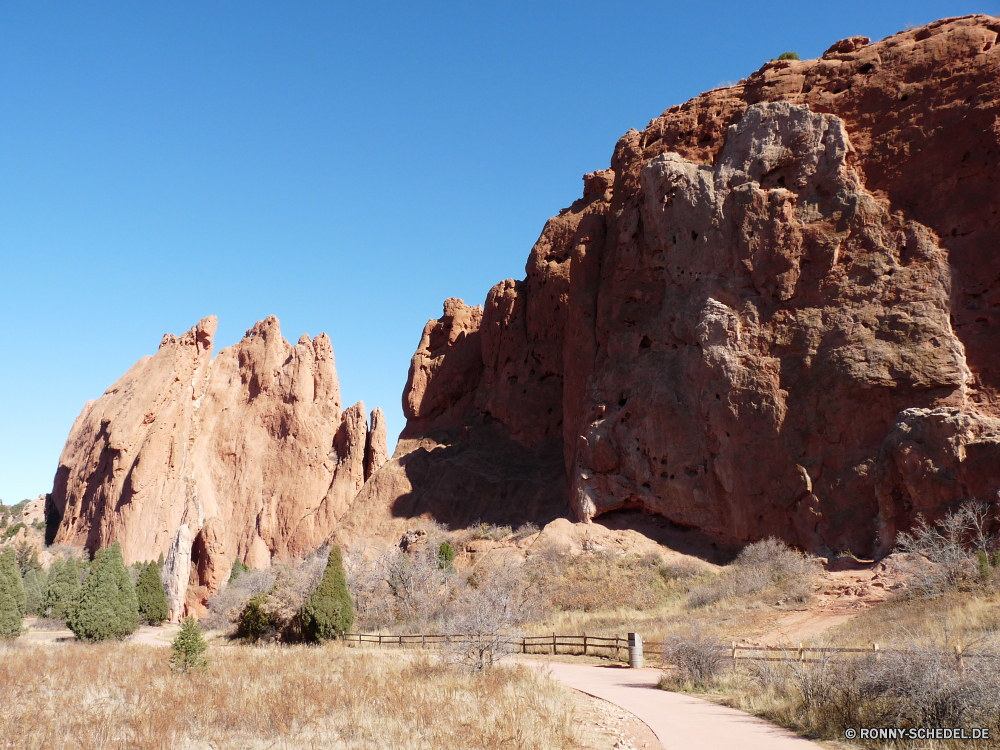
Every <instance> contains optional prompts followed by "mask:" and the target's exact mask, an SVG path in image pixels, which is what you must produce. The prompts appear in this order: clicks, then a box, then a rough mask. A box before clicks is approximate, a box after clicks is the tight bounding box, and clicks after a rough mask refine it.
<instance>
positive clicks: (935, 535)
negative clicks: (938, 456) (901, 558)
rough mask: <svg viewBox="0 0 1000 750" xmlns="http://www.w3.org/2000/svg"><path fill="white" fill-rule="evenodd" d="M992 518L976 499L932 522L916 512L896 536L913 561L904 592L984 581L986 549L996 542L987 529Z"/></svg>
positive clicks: (936, 592)
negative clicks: (908, 527) (909, 526)
mask: <svg viewBox="0 0 1000 750" xmlns="http://www.w3.org/2000/svg"><path fill="white" fill-rule="evenodd" d="M994 520H995V518H994V517H993V514H992V513H991V511H990V509H989V507H988V506H987V505H985V504H984V503H980V502H968V503H965V504H963V505H961V506H960V507H959V508H958V509H957V510H955V511H949V512H948V513H946V514H945V516H944V518H942V519H941V520H940V521H938V522H937V523H934V524H931V523H929V522H928V521H927V519H926V518H924V517H923V516H922V515H918V516H917V517H916V520H915V522H914V525H913V529H912V530H911V531H909V532H901V533H900V534H899V535H898V536H897V537H896V546H897V548H898V549H899V550H900V551H901V552H904V553H907V554H909V555H910V556H911V557H912V562H913V563H914V565H913V566H912V570H911V575H910V580H909V581H908V585H907V589H906V593H907V594H908V595H910V596H938V595H940V594H942V593H944V592H945V591H948V590H954V589H968V588H970V587H971V586H973V585H975V584H977V583H981V582H983V581H985V580H988V579H989V578H990V577H991V576H990V575H989V572H990V571H989V570H988V568H989V567H991V566H990V565H989V550H990V549H991V548H994V547H997V545H998V541H1000V540H998V539H997V537H996V536H995V535H991V534H990V533H989V532H988V530H989V528H990V526H991V524H992V523H993V522H994ZM984 560H985V564H984Z"/></svg>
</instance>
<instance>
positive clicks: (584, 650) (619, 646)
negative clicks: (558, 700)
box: [344, 633, 663, 658]
mask: <svg viewBox="0 0 1000 750" xmlns="http://www.w3.org/2000/svg"><path fill="white" fill-rule="evenodd" d="M344 640H346V641H347V642H348V643H357V644H371V645H376V646H396V647H406V648H441V647H443V646H446V645H449V644H452V643H469V642H472V641H474V640H475V639H474V638H473V637H470V636H468V635H462V634H457V633H456V634H451V635H427V634H423V633H417V634H404V635H373V634H371V633H347V634H346V635H345V636H344ZM511 645H513V647H514V650H515V651H517V652H519V653H522V654H553V655H555V654H560V653H562V654H574V655H583V656H609V655H614V657H615V658H619V657H621V656H622V655H623V654H624V655H625V656H627V655H628V638H623V637H622V636H610V637H609V636H598V635H587V634H586V633H583V634H581V635H559V634H557V633H553V634H552V635H527V636H518V637H516V638H512V639H511ZM645 645H646V646H647V648H646V653H647V654H654V655H657V656H658V655H660V654H662V653H663V644H662V643H647V644H645ZM560 649H561V650H560Z"/></svg>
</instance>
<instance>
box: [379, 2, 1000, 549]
mask: <svg viewBox="0 0 1000 750" xmlns="http://www.w3.org/2000/svg"><path fill="white" fill-rule="evenodd" d="M998 34H1000V21H998V20H997V19H994V18H990V17H987V16H972V17H967V18H961V19H949V20H945V21H940V22H937V23H935V24H931V25H930V26H927V27H924V28H922V29H914V30H910V31H906V32H903V33H900V34H897V35H895V36H893V37H890V38H888V39H885V40H883V41H881V42H878V43H876V44H870V43H869V40H868V39H865V38H862V37H854V38H851V39H846V40H842V41H841V42H838V43H837V44H835V45H833V47H831V48H830V49H829V50H828V51H827V52H826V53H825V54H824V55H823V57H822V58H821V59H818V60H808V61H775V62H771V63H768V64H767V65H765V66H764V67H763V68H762V69H761V70H760V71H758V72H757V73H755V74H753V75H752V76H750V77H749V78H748V79H746V80H745V81H741V82H740V83H739V84H737V85H736V86H732V87H729V88H724V89H717V90H714V91H711V92H708V93H706V94H703V95H702V96H700V97H698V98H696V99H694V100H692V101H690V102H688V103H686V104H684V105H681V106H677V107H671V108H670V109H669V110H667V111H666V112H665V113H664V114H663V115H662V116H661V117H659V118H657V119H656V120H653V121H652V122H651V123H650V124H649V126H648V127H647V128H646V129H645V130H644V131H642V132H638V131H635V130H633V131H630V132H629V133H627V134H626V135H625V136H624V137H623V138H622V139H621V140H620V141H619V142H618V144H617V146H616V148H615V151H614V156H613V158H612V162H611V168H610V170H607V171H602V172H595V173H593V174H590V175H587V176H586V177H585V178H584V196H583V198H582V199H581V200H579V201H577V202H576V203H574V204H573V205H572V206H571V207H570V208H568V209H566V210H564V211H563V212H561V213H560V215H559V216H557V217H554V218H553V219H551V220H550V221H549V222H548V223H547V224H546V226H545V228H544V230H543V231H542V235H541V237H540V238H539V240H538V242H537V243H536V245H535V247H534V248H533V249H532V251H531V254H530V256H529V259H528V264H527V267H526V274H527V275H526V278H525V280H524V281H513V280H508V281H504V282H501V283H500V284H498V285H496V286H495V287H494V288H493V289H492V290H490V292H489V294H488V295H487V298H486V303H485V306H484V308H483V310H482V313H481V314H480V312H479V308H470V307H467V306H465V305H464V304H461V303H460V301H456V300H449V301H448V302H447V303H446V304H445V315H444V316H443V317H442V318H441V319H440V320H439V321H430V322H429V323H428V325H427V327H426V328H425V330H424V336H423V339H422V341H421V345H420V348H419V349H418V350H417V353H416V354H415V355H414V358H413V364H412V366H411V376H410V379H409V381H408V383H407V389H406V391H405V392H404V395H403V402H404V408H405V409H406V413H407V417H408V422H407V427H406V429H405V431H404V433H403V437H404V438H405V439H404V440H401V441H400V444H399V446H398V447H397V452H396V455H395V457H394V459H393V461H392V462H390V464H388V465H387V466H386V467H384V468H383V470H382V471H381V472H380V473H379V475H378V476H377V477H376V478H375V479H376V481H373V482H371V483H369V485H368V486H366V487H365V490H364V492H363V493H362V497H364V498H365V502H366V504H372V503H376V504H377V503H378V502H381V503H382V504H383V505H388V506H389V507H391V508H392V511H393V513H394V514H396V515H401V514H406V513H417V512H429V513H432V514H434V515H437V516H439V517H441V519H442V520H446V521H448V520H453V519H454V518H456V517H458V516H461V515H462V514H461V512H460V511H459V504H458V502H459V498H460V497H461V496H462V494H463V493H464V494H465V495H466V496H469V495H470V494H471V493H470V489H471V488H473V487H474V488H475V496H474V497H475V499H474V500H473V501H472V502H473V503H474V504H475V505H476V506H477V509H479V510H481V509H486V510H490V509H492V510H493V512H494V513H495V514H499V515H504V514H506V515H507V516H513V515H516V514H517V513H520V514H521V515H522V516H530V515H532V514H533V513H534V514H537V513H538V512H539V509H540V508H544V509H545V511H547V512H549V511H555V510H556V509H557V506H558V503H555V502H554V501H553V500H552V499H551V498H542V497H539V496H538V494H537V492H538V490H539V485H538V484H537V483H536V484H530V483H526V482H523V481H520V480H522V479H523V471H522V468H523V467H525V466H529V465H530V466H531V469H532V471H534V472H535V476H539V477H540V476H546V477H547V479H548V481H549V484H548V485H546V489H549V488H553V487H555V485H558V489H557V490H553V491H555V492H558V496H559V497H560V498H562V499H563V501H564V502H565V503H567V504H568V505H569V506H571V507H572V510H573V512H574V513H575V514H576V516H577V517H578V518H580V519H582V520H588V519H590V518H593V517H595V516H598V515H600V514H601V513H605V512H608V511H612V510H615V509H620V508H642V509H644V510H646V511H647V512H650V513H655V514H659V515H662V516H664V517H666V518H667V519H669V520H670V521H673V522H674V523H676V524H678V525H680V526H683V527H694V528H698V529H700V530H702V531H704V532H706V533H707V534H709V535H711V536H713V537H715V538H716V539H718V540H720V541H723V542H727V543H736V544H738V543H742V542H745V541H750V540H754V539H757V538H760V537H762V536H765V535H768V534H776V535H779V536H781V537H783V538H784V539H786V540H788V541H790V542H792V543H795V544H798V545H801V546H803V547H806V548H809V549H813V550H818V551H825V552H829V551H838V550H844V549H851V550H853V551H854V552H859V553H879V552H884V551H886V550H887V549H888V547H890V546H891V544H892V542H893V540H894V538H895V535H896V532H897V531H898V530H900V529H902V528H905V527H906V526H908V525H909V523H911V521H912V518H913V516H914V515H915V513H916V512H918V511H922V512H924V513H925V514H931V515H937V514H940V513H941V512H943V510H944V509H945V508H947V507H949V506H950V505H951V504H954V503H956V502H960V501H961V500H962V499H963V498H967V497H978V498H980V499H983V500H987V501H990V502H995V501H996V493H997V490H998V488H1000V476H997V472H996V470H995V469H993V468H991V467H994V466H996V465H1000V452H998V451H1000V449H998V448H997V445H1000V442H998V441H1000V438H998V437H996V436H997V435H998V434H1000V430H998V428H1000V425H998V423H997V421H996V419H997V418H1000V335H998V333H997V332H998V331H1000V327H998V326H1000V317H998V316H1000V284H998V283H997V281H996V280H997V279H1000V253H997V252H996V248H997V246H998V244H1000V214H998V211H1000V197H998V196H1000V189H998V187H1000V186H998V185H997V180H998V175H1000V170H998V166H1000V49H998V47H997V45H996V41H997V36H998ZM499 446H503V449H504V451H507V453H514V452H516V451H520V454H519V455H520V459H521V460H520V467H522V468H512V469H509V468H506V467H505V466H504V464H503V461H497V460H494V461H493V462H492V464H490V456H491V455H497V454H498V453H499V448H498V447H499ZM515 449H516V450H515ZM477 462H480V463H477ZM480 464H481V466H482V467H486V466H488V465H491V466H492V472H491V473H490V482H489V483H485V482H481V481H478V479H477V483H473V482H470V481H469V479H470V477H473V476H475V477H481V476H482V475H483V474H486V473H489V472H487V470H486V469H483V470H482V471H478V470H475V471H473V470H470V467H473V466H480ZM431 467H433V468H432V469H431ZM518 472H521V473H518ZM546 472H549V473H546ZM557 475H558V476H557ZM543 484H544V483H543ZM543 491H545V490H543ZM369 496H370V497H369Z"/></svg>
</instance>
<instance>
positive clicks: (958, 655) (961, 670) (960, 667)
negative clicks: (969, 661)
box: [955, 644, 965, 675]
mask: <svg viewBox="0 0 1000 750" xmlns="http://www.w3.org/2000/svg"><path fill="white" fill-rule="evenodd" d="M955 661H957V662H958V674H959V675H962V674H963V673H964V671H965V665H964V664H963V663H962V647H961V646H959V645H958V644H956V645H955Z"/></svg>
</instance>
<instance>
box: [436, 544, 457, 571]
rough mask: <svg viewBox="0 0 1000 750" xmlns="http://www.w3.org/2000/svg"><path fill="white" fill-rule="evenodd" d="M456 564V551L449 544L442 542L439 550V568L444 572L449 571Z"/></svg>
mask: <svg viewBox="0 0 1000 750" xmlns="http://www.w3.org/2000/svg"><path fill="white" fill-rule="evenodd" d="M454 563H455V550H454V549H452V547H451V545H450V544H448V542H441V546H440V547H439V548H438V567H439V568H441V569H442V570H449V569H450V568H451V567H452V565H453V564H454Z"/></svg>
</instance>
